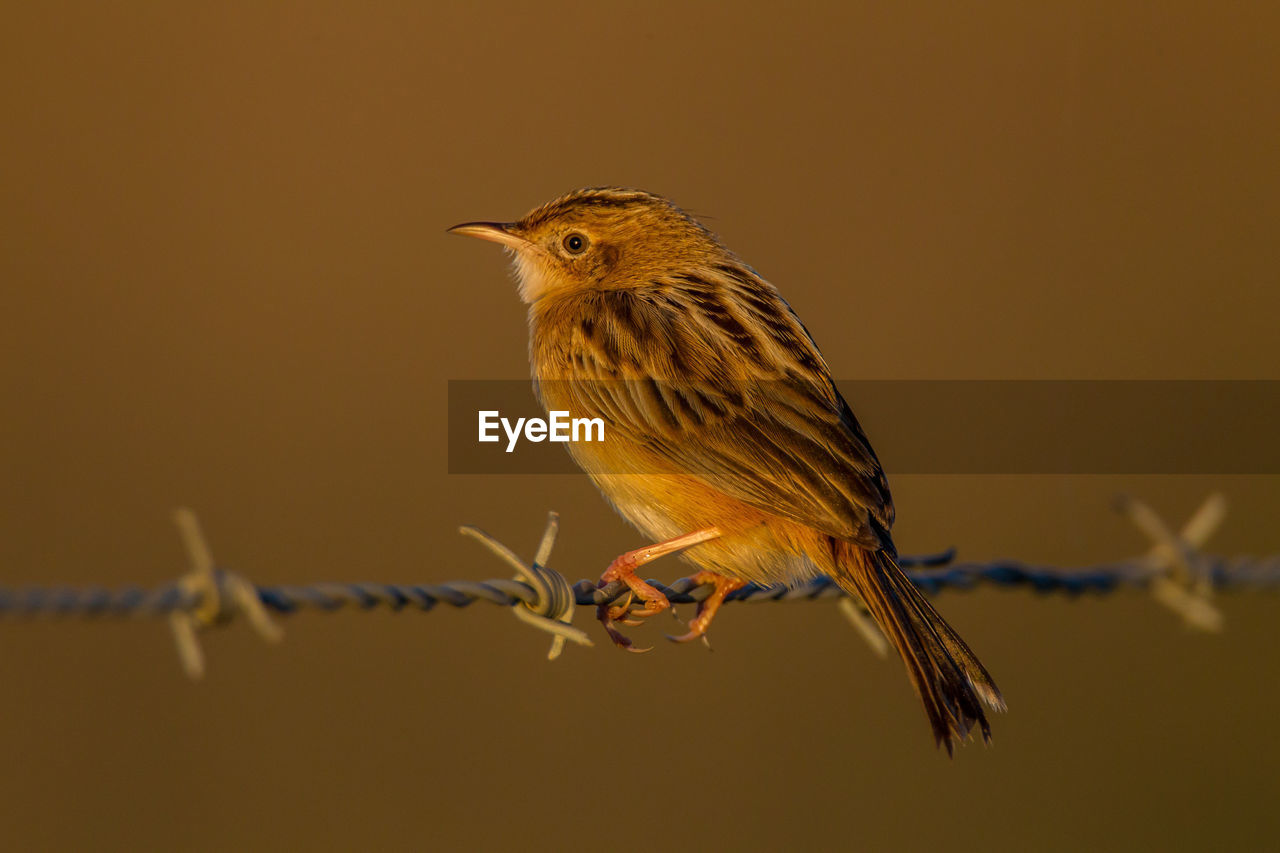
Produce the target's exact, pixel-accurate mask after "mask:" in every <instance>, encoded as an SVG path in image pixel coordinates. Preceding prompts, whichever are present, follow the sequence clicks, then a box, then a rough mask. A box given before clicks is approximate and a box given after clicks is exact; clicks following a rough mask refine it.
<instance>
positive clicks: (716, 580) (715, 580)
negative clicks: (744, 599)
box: [667, 570, 747, 643]
mask: <svg viewBox="0 0 1280 853" xmlns="http://www.w3.org/2000/svg"><path fill="white" fill-rule="evenodd" d="M692 580H693V582H694V585H695V586H702V585H703V584H708V583H709V584H711V585H712V586H713V587H714V589H712V590H711V594H710V595H708V596H707V597H706V598H704V599H702V600H701V601H699V602H698V612H697V614H696V615H695V616H694V617H693V619H692V620H691V621H690V622H689V633H687V634H682V635H680V636H679V637H673V636H671V635H670V634H668V635H667V639H668V640H671V641H672V642H673V643H687V642H689V641H690V640H696V639H698V638H699V637H701V636H703V635H704V634H706V633H707V629H708V628H710V627H711V620H712V619H714V618H716V611H718V610H719V609H720V605H721V604H724V599H725V596H727V595H728V594H729V593H731V592H733V591H734V590H736V589H742V588H743V587H744V586H746V585H747V582H746V581H744V580H739V579H738V578H730V577H725V576H724V575H721V574H716V573H715V572H708V571H705V570H704V571H701V572H698V573H697V574H696V575H694V576H693V578H692Z"/></svg>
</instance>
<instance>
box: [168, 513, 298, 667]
mask: <svg viewBox="0 0 1280 853" xmlns="http://www.w3.org/2000/svg"><path fill="white" fill-rule="evenodd" d="M173 521H174V524H176V525H177V526H178V535H179V536H181V537H182V544H183V545H184V546H185V547H186V549H187V556H188V557H189V558H190V561H191V569H190V571H188V572H187V573H186V574H185V575H183V576H182V577H181V578H179V580H178V584H177V586H178V589H180V590H181V591H182V592H184V593H186V595H185V599H186V600H187V601H190V602H193V603H192V604H191V605H190V606H188V607H184V608H180V609H175V610H173V611H171V612H170V613H169V627H170V628H171V629H172V631H173V639H174V642H175V643H177V646H178V659H179V660H181V661H182V669H183V670H184V671H185V672H186V673H187V676H188V677H189V678H191V680H193V681H199V680H200V679H201V678H202V677H203V676H204V651H203V650H202V649H201V648H200V640H199V638H198V637H197V634H198V633H199V632H200V631H201V630H203V629H205V628H212V627H214V626H215V625H225V624H227V623H229V622H231V621H232V620H234V619H235V617H236V616H244V617H245V618H246V619H248V620H249V624H250V625H252V626H253V629H254V630H255V631H257V632H258V636H260V637H262V638H263V639H264V640H266V641H267V642H270V643H277V642H279V641H280V640H281V639H282V638H283V637H284V631H283V630H282V629H281V628H280V626H279V625H276V624H275V622H273V621H271V617H270V616H269V615H268V614H267V611H266V608H264V607H263V606H262V601H261V600H260V599H259V598H258V588H257V587H255V586H254V585H253V584H252V583H250V582H249V581H248V580H246V579H245V578H243V577H241V576H240V575H237V574H234V573H233V572H228V571H226V570H224V569H219V568H218V567H217V566H216V565H215V564H214V562H213V552H212V551H211V550H210V549H209V543H208V541H207V540H206V539H205V538H204V532H203V531H201V529H200V522H199V520H198V519H197V518H196V514H195V513H194V512H192V511H191V510H189V509H187V508H185V507H182V508H179V509H176V510H174V512H173Z"/></svg>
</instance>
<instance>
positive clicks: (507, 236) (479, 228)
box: [449, 222, 529, 249]
mask: <svg viewBox="0 0 1280 853" xmlns="http://www.w3.org/2000/svg"><path fill="white" fill-rule="evenodd" d="M449 233H450V234H462V235H465V236H467V237H479V238H480V239H481V240H488V241H489V242H491V243H498V244H499V245H502V246H506V247H507V248H508V249H523V248H526V247H528V245H529V241H528V240H526V239H524V237H522V236H520V234H519V233H518V232H517V231H516V224H515V223H514V222H464V223H462V224H461V225H455V226H453V227H452V228H450V229H449Z"/></svg>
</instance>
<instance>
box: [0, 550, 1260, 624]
mask: <svg viewBox="0 0 1280 853" xmlns="http://www.w3.org/2000/svg"><path fill="white" fill-rule="evenodd" d="M1199 560H1200V564H1201V566H1202V567H1203V569H1204V570H1206V571H1207V573H1208V576H1209V581H1210V585H1211V586H1212V588H1213V589H1215V590H1230V589H1277V588H1280V554H1274V555H1271V556H1266V557H1233V558H1226V557H1220V556H1215V555H1208V554H1202V555H1200V557H1199ZM903 562H904V563H905V562H907V560H905V559H904V560H903ZM542 568H543V569H544V570H548V571H549V569H547V567H542ZM907 576H908V577H909V578H911V581H912V582H913V583H914V584H915V585H916V586H918V587H919V588H920V589H921V590H922V591H924V592H925V593H927V594H930V595H937V594H939V593H942V592H947V591H965V590H972V589H975V588H976V587H979V586H982V585H988V586H996V587H1029V588H1031V589H1032V590H1033V591H1035V592H1038V593H1044V594H1055V593H1056V594H1065V595H1071V596H1076V595H1083V594H1085V593H1095V594H1105V593H1108V592H1113V591H1115V590H1117V589H1119V588H1122V587H1129V588H1135V589H1141V588H1145V587H1146V586H1148V585H1149V584H1150V583H1151V582H1152V580H1153V579H1155V578H1157V577H1161V576H1162V573H1161V571H1160V570H1158V569H1154V568H1153V567H1152V566H1151V565H1149V564H1148V563H1145V562H1143V561H1141V560H1129V561H1123V562H1114V563H1102V564H1098V565H1094V566H1087V567H1083V568H1079V569H1064V568H1058V567H1052V566H1038V565H1030V564H1027V563H1021V562H1018V561H1015V560H997V561H994V562H989V563H979V562H957V563H950V564H946V565H943V566H942V567H940V568H929V569H908V570H907ZM649 583H650V584H652V585H653V586H654V587H656V588H657V589H658V591H659V592H661V593H663V594H664V595H666V596H667V597H668V598H669V599H670V600H671V603H672V604H693V603H696V602H698V601H701V600H702V599H703V598H705V597H706V596H707V595H708V594H710V591H711V587H710V585H707V584H704V585H701V586H695V585H694V582H693V580H692V579H691V578H688V577H684V578H680V579H678V580H675V581H672V582H671V583H670V584H667V583H664V582H662V581H659V580H652V579H651V580H649ZM255 589H256V591H257V595H258V599H259V600H260V601H261V602H262V604H263V606H264V607H266V608H267V609H268V610H270V611H272V612H274V613H280V614H291V613H296V612H298V611H300V610H317V611H321V612H331V611H335V610H342V609H344V608H355V609H358V610H375V609H378V608H387V609H389V610H393V611H396V610H403V609H405V608H411V609H415V610H421V611H429V610H431V609H433V608H434V607H436V606H437V605H440V604H443V605H447V606H450V607H455V608H462V607H467V606H469V605H471V604H473V603H475V602H477V601H481V602H486V603H489V604H496V605H499V606H502V607H512V606H514V605H517V604H526V605H533V604H536V603H537V602H538V600H539V593H538V591H537V590H535V589H534V588H533V587H532V586H530V585H529V584H528V583H525V582H524V581H516V580H507V579H494V580H485V581H450V582H447V583H435V584H393V583H315V584H306V585H258V586H256V587H255ZM572 590H573V597H574V604H576V605H578V606H580V607H596V606H598V605H601V604H611V603H613V602H614V601H616V600H618V599H619V598H621V597H622V596H623V595H624V594H625V593H626V591H627V588H626V586H625V585H624V584H622V583H620V582H614V583H611V584H609V585H607V586H605V587H602V588H597V587H596V585H595V583H594V582H593V581H590V580H586V579H583V580H580V581H578V582H576V583H574V584H572ZM844 595H845V593H844V591H843V590H841V589H840V587H838V586H836V583H835V581H833V580H832V579H831V578H829V577H825V576H822V577H817V578H814V579H812V580H810V581H807V582H805V583H802V584H798V585H796V586H791V587H788V586H783V585H773V586H762V585H760V584H754V583H753V584H747V585H746V586H744V587H742V588H741V589H738V590H736V591H734V592H733V593H731V594H730V595H729V596H728V597H727V598H726V599H725V601H726V602H738V601H740V602H752V603H760V602H770V601H817V600H827V599H837V598H841V597H843V596H844ZM199 600H200V595H199V594H198V593H195V592H192V591H188V590H184V589H183V588H182V587H181V585H180V584H178V583H172V584H167V585H164V586H160V587H155V588H152V589H144V588H141V587H134V586H127V587H121V588H119V589H106V588H103V587H79V588H76V587H27V588H18V589H10V588H4V587H0V615H7V616H37V615H51V616H84V617H130V616H139V617H150V616H163V615H165V614H167V613H171V612H174V611H186V610H190V609H191V608H192V607H194V606H195V605H196V604H197V602H198V601H199Z"/></svg>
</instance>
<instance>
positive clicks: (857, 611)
mask: <svg viewBox="0 0 1280 853" xmlns="http://www.w3.org/2000/svg"><path fill="white" fill-rule="evenodd" d="M1119 509H1120V510H1121V511H1123V512H1125V513H1126V514H1127V515H1128V516H1129V518H1130V519H1131V520H1132V521H1133V522H1134V524H1135V525H1137V526H1138V527H1139V529H1141V530H1142V531H1143V532H1144V533H1145V534H1147V536H1148V537H1149V538H1150V539H1151V541H1152V547H1151V548H1150V550H1149V551H1148V552H1147V554H1145V555H1144V556H1141V557H1136V558H1133V559H1129V560H1123V561H1118V562H1111V563H1103V564H1098V565H1094V566H1088V567H1083V568H1078V569H1063V568H1059V567H1054V566H1043V565H1033V564H1029V563H1023V562H1019V561H1016V560H996V561H992V562H985V563H984V562H955V552H954V550H952V551H947V552H944V553H941V554H933V555H927V556H917V557H903V558H900V560H899V563H900V565H901V566H902V567H903V569H904V570H905V571H906V572H907V575H908V577H909V578H910V579H911V581H912V582H913V583H915V584H916V586H918V587H919V588H920V589H921V590H922V591H923V592H925V593H926V594H930V595H936V594H938V593H941V592H944V591H947V590H969V589H973V588H975V587H978V586H981V585H990V586H997V587H1027V588H1030V589H1032V590H1033V591H1035V592H1037V593H1041V594H1063V595H1069V596H1078V595H1083V594H1086V593H1094V594H1106V593H1110V592H1113V591H1115V590H1117V589H1119V588H1121V587H1131V588H1147V589H1149V591H1150V592H1151V594H1152V596H1153V598H1154V599H1155V600H1156V601H1157V602H1159V603H1160V604H1162V605H1163V606H1165V607H1168V608H1169V609H1170V610H1172V611H1174V612H1175V613H1176V614H1178V615H1179V616H1180V617H1181V618H1182V619H1183V620H1184V621H1185V622H1186V623H1187V624H1188V625H1190V626H1192V627H1195V628H1200V629H1203V630H1217V629H1218V628H1219V627H1221V624H1222V615H1221V613H1220V612H1218V610H1217V609H1216V608H1215V607H1214V606H1213V605H1212V603H1211V602H1210V598H1211V596H1212V593H1213V592H1215V591H1217V590H1229V589H1277V588H1280V554H1273V555H1270V556H1264V557H1233V558H1227V557H1221V556H1216V555H1210V554H1205V553H1203V552H1201V550H1200V548H1201V546H1202V545H1203V544H1204V542H1205V540H1207V539H1208V537H1209V536H1210V535H1211V534H1212V533H1213V531H1214V530H1215V529H1216V528H1217V527H1218V525H1219V524H1221V522H1222V520H1223V518H1224V517H1225V513H1226V509H1225V501H1224V499H1223V498H1222V496H1221V495H1211V496H1210V497H1209V498H1208V499H1207V500H1206V501H1205V503H1204V504H1203V505H1202V506H1201V507H1200V508H1199V509H1198V510H1197V511H1196V512H1195V513H1194V514H1193V516H1192V517H1191V519H1190V520H1189V521H1188V522H1187V523H1186V524H1185V525H1184V526H1183V528H1182V529H1181V531H1179V532H1177V533H1175V532H1173V531H1172V530H1171V529H1170V528H1169V527H1168V526H1167V525H1165V524H1164V522H1163V520H1161V519H1160V518H1159V516H1158V515H1156V513H1155V512H1154V511H1153V510H1151V509H1150V508H1149V507H1147V506H1146V505H1144V504H1141V503H1139V502H1137V501H1133V500H1125V501H1124V502H1122V503H1121V504H1120V505H1119ZM175 521H176V522H177V524H178V528H179V532H180V534H181V535H182V538H183V542H184V544H185V545H186V548H187V552H188V555H189V557H190V559H191V563H192V568H191V570H190V571H189V572H188V573H187V574H185V575H184V576H183V577H181V578H180V579H178V580H177V581H176V582H173V583H170V584H166V585H163V586H160V587H156V588H152V589H144V588H141V587H137V586H127V587H122V588H119V589H106V588H103V587H97V586H91V587H79V588H75V587H28V588H20V589H13V588H5V587H0V617H3V616H26V617H32V616H38V615H52V616H62V617H70V616H80V617H88V618H94V617H131V616H132V617H143V616H166V615H167V616H168V618H169V621H170V625H171V628H172V630H173V634H174V638H175V640H176V642H177V646H178V652H179V656H180V659H181V661H182V663H183V667H184V668H185V669H186V671H187V674H188V675H190V676H191V677H192V678H199V677H200V676H201V675H202V674H203V672H204V656H203V652H202V650H201V649H200V645H199V641H198V639H197V634H198V632H199V631H201V630H204V629H208V628H211V627H215V626H220V625H224V624H227V623H230V622H233V621H236V620H237V619H243V620H245V621H247V622H248V623H249V624H250V625H251V626H252V627H253V628H254V630H256V631H257V632H258V634H259V635H260V636H262V637H263V639H265V640H268V641H278V640H279V639H280V638H281V636H282V632H281V631H280V629H279V627H277V626H276V625H275V623H274V622H273V621H272V620H271V617H270V615H269V614H270V613H276V614H291V613H296V612H298V611H301V610H315V611H319V612H333V611H336V610H341V609H344V608H355V609H359V610H373V609H378V608H384V607H385V608H387V609H390V610H393V611H394V610H402V609H405V608H413V609H416V610H421V611H430V610H432V609H433V608H435V607H436V606H437V605H441V604H444V605H448V606H450V607H456V608H461V607H467V606H468V605H470V604H472V603H474V602H477V601H483V602H488V603H490V604H496V605H500V606H503V607H510V608H512V609H513V612H514V613H515V615H516V616H517V617H519V618H520V620H521V621H523V622H525V623H526V624H529V625H531V626H532V627H535V628H538V629H540V630H543V631H546V632H547V633H550V634H552V635H553V640H552V645H551V651H550V653H549V654H548V658H552V659H554V658H555V657H556V656H558V655H559V654H560V652H561V650H562V649H563V647H564V644H565V643H566V642H567V641H572V642H575V643H578V644H580V645H588V646H589V645H592V642H591V639H590V638H589V637H588V636H587V634H586V633H585V632H583V631H582V630H581V629H578V628H575V627H573V626H572V625H570V624H569V623H570V622H571V620H572V616H573V611H574V609H575V607H597V606H599V605H602V604H611V603H613V602H614V601H616V600H618V599H620V598H622V597H623V596H624V595H628V594H629V591H628V589H627V587H626V585H625V584H623V583H621V582H619V581H615V582H613V583H610V584H608V585H606V586H604V587H597V585H596V584H595V583H593V582H592V581H590V580H580V581H578V582H577V583H575V584H572V585H570V584H569V583H568V581H567V580H566V579H565V578H564V577H563V576H562V575H561V574H560V573H559V572H556V571H555V570H554V569H551V568H550V567H549V566H547V565H546V563H547V561H548V560H549V558H550V555H551V549H552V547H553V545H554V544H555V538H556V534H557V531H558V529H559V523H558V519H557V516H556V515H555V514H554V513H552V514H551V516H550V519H549V520H548V523H547V526H546V529H545V531H544V533H543V536H542V540H541V542H540V544H539V545H538V548H537V552H536V555H535V556H534V558H533V560H532V562H526V561H524V560H522V559H521V558H520V557H519V556H517V555H516V554H515V552H513V551H512V550H511V549H510V548H508V547H507V546H506V545H503V544H502V543H501V542H499V541H498V540H496V539H494V538H493V537H491V536H489V535H488V534H486V533H484V532H483V531H480V530H477V529H476V528H463V530H462V532H463V533H465V534H467V535H469V536H471V537H472V538H474V539H476V540H478V541H479V542H480V543H481V544H482V545H484V546H485V547H487V548H488V549H489V550H490V552H492V553H493V554H494V555H496V556H497V557H498V558H500V559H502V560H503V561H504V562H506V563H507V564H508V565H509V566H511V567H512V568H513V569H514V571H515V578H514V579H495V580H486V581H452V582H448V583H437V584H387V583H315V584H306V585H275V586H273V585H255V584H252V583H250V582H249V581H248V580H247V579H245V578H244V577H241V576H240V575H238V574H235V573H234V572H230V571H227V570H225V569H220V568H218V567H217V566H216V565H215V563H214V561H213V557H212V554H211V552H210V549H209V547H208V544H207V542H206V541H205V539H204V536H203V533H202V532H201V530H200V526H199V524H198V523H197V521H196V518H195V515H194V514H193V513H191V512H190V510H179V511H178V512H177V513H175ZM649 583H650V584H652V585H653V586H654V587H656V588H657V589H658V591H660V592H661V593H663V594H664V595H665V596H667V598H668V599H669V600H670V601H671V603H673V604H690V603H694V602H698V601H701V600H702V599H704V598H705V597H706V596H707V595H709V594H710V592H711V586H710V585H709V584H697V583H696V582H695V581H694V580H693V579H692V578H690V577H684V578H680V579H678V580H676V581H673V582H672V583H670V584H664V583H662V582H660V581H657V580H650V581H649ZM825 599H833V600H836V601H839V602H840V606H841V610H842V611H843V612H844V614H845V616H846V617H848V618H849V620H850V622H851V623H852V624H853V625H854V627H855V628H857V629H858V630H859V631H860V632H861V633H862V634H863V636H864V637H865V638H866V639H867V640H868V642H869V643H870V644H871V645H872V647H873V648H874V649H876V650H877V651H878V652H880V653H883V652H884V650H885V646H884V641H883V637H882V636H881V635H880V634H879V632H878V631H877V630H876V629H875V627H874V624H873V623H872V622H871V621H870V619H869V617H868V616H867V614H866V613H865V611H863V610H862V609H861V607H860V605H859V603H858V602H856V601H853V600H849V599H847V598H846V597H845V593H844V591H843V590H841V589H840V587H839V586H837V585H836V582H835V581H834V580H832V579H831V578H829V577H816V578H813V579H812V580H809V581H807V582H804V583H800V584H797V585H795V586H784V585H772V586H768V585H761V584H754V583H752V584H748V585H746V586H744V587H742V588H741V589H738V590H736V591H734V592H733V593H731V594H730V595H729V596H728V597H727V598H726V601H727V602H737V601H741V602H752V603H758V602H768V601H818V600H825Z"/></svg>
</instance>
